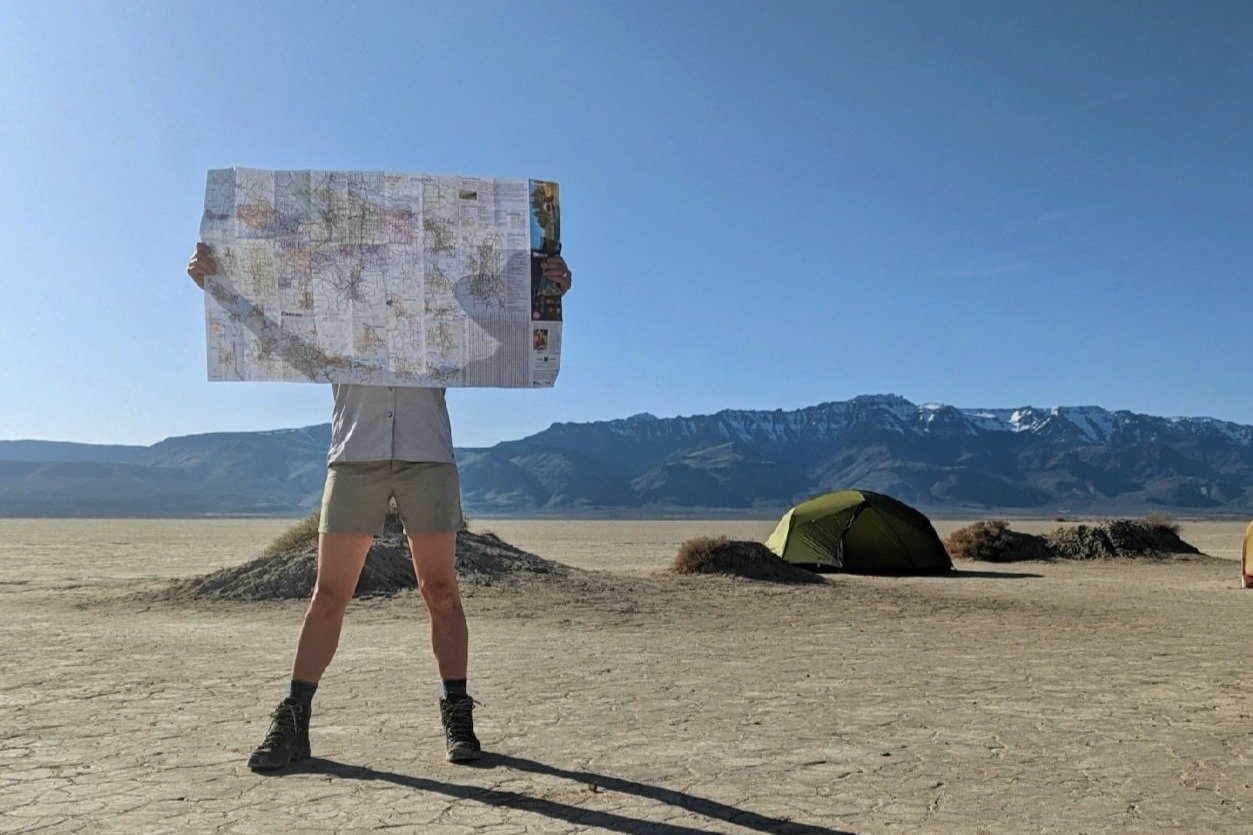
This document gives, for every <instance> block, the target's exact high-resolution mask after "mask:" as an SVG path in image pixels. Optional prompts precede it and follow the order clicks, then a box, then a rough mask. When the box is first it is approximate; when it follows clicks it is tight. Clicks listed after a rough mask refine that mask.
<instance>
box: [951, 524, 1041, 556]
mask: <svg viewBox="0 0 1253 835" xmlns="http://www.w3.org/2000/svg"><path fill="white" fill-rule="evenodd" d="M944 547H945V548H946V549H948V553H949V556H950V557H953V558H954V559H961V560H977V561H980V562H1014V561H1017V560H1046V559H1048V558H1049V552H1048V548H1047V547H1046V546H1045V544H1044V542H1042V541H1041V540H1040V538H1039V537H1038V536H1032V535H1030V534H1025V533H1019V532H1018V531H1011V530H1010V529H1009V523H1007V522H1003V521H1001V520H1000V519H989V520H985V521H982V522H975V523H974V524H973V525H967V526H966V527H964V528H959V529H957V530H955V531H953V532H952V533H951V534H949V536H948V539H946V540H945V541H944Z"/></svg>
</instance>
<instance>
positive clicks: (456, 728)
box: [439, 696, 483, 763]
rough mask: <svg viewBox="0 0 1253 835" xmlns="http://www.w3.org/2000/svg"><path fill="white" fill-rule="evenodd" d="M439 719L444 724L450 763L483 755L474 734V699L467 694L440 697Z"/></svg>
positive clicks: (461, 761)
mask: <svg viewBox="0 0 1253 835" xmlns="http://www.w3.org/2000/svg"><path fill="white" fill-rule="evenodd" d="M439 720H440V722H442V723H443V724H444V742H445V744H446V745H447V747H448V761H449V762H450V763H465V762H470V761H471V760H477V759H478V758H479V757H481V756H483V751H482V749H481V748H480V746H479V738H478V737H477V736H475V735H474V699H472V698H470V697H469V696H450V697H449V698H447V699H440V700H439Z"/></svg>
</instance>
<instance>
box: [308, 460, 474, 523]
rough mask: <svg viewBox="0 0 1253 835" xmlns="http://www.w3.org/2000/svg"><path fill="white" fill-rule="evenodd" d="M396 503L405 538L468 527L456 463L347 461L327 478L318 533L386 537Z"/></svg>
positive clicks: (332, 468) (335, 466)
mask: <svg viewBox="0 0 1253 835" xmlns="http://www.w3.org/2000/svg"><path fill="white" fill-rule="evenodd" d="M391 499H395V500H396V509H397V511H399V513H400V521H401V522H403V523H404V525H405V533H409V534H417V533H450V532H455V531H459V530H461V528H462V524H463V523H462V515H461V483H460V481H459V479H458V478H457V465H456V464H443V463H430V462H423V461H341V462H339V463H337V464H331V466H330V468H329V469H328V470H327V473H326V487H325V488H324V489H323V491H322V520H321V523H320V524H319V525H318V531H319V532H321V533H372V534H375V535H378V534H381V533H382V532H383V521H384V519H386V518H387V507H388V501H389V500H391Z"/></svg>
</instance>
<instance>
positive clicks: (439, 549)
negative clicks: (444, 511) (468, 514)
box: [409, 533, 470, 679]
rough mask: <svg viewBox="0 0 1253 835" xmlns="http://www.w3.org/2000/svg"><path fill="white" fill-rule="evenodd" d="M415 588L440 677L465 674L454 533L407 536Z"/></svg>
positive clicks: (464, 633)
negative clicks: (428, 625) (428, 623)
mask: <svg viewBox="0 0 1253 835" xmlns="http://www.w3.org/2000/svg"><path fill="white" fill-rule="evenodd" d="M409 550H410V551H411V552H412V553H413V569H414V571H415V572H417V575H418V589H419V590H420V591H421V592H422V599H423V600H424V601H426V611H427V615H428V616H429V617H430V620H431V649H432V650H433V651H434V652H435V663H436V665H438V667H439V675H440V678H446V679H458V678H465V677H466V668H467V665H468V656H469V646H470V638H469V632H468V630H467V629H466V614H465V610H464V609H462V608H461V591H460V589H459V588H458V587H457V573H456V571H455V570H454V568H453V565H454V563H453V558H454V556H455V555H456V552H457V534H456V533H425V534H414V535H412V536H410V537H409Z"/></svg>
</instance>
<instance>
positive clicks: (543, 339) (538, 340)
mask: <svg viewBox="0 0 1253 835" xmlns="http://www.w3.org/2000/svg"><path fill="white" fill-rule="evenodd" d="M531 347H532V348H534V349H535V350H536V351H541V352H542V351H547V350H548V328H536V329H535V330H533V331H532V332H531Z"/></svg>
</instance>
